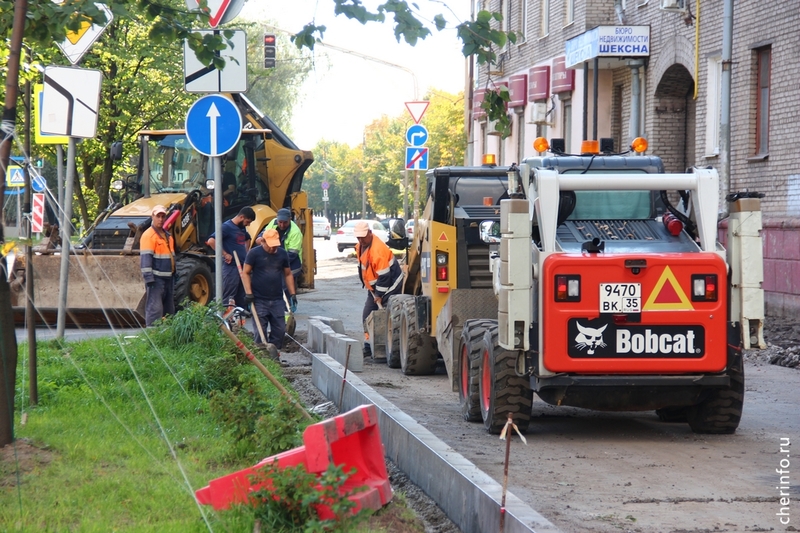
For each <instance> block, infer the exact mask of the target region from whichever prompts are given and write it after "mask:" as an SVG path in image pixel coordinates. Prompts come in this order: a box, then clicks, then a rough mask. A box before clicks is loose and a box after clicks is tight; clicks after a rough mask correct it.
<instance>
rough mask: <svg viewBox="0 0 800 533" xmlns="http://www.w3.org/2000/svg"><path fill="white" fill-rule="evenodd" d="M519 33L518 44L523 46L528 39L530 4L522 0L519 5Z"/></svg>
mask: <svg viewBox="0 0 800 533" xmlns="http://www.w3.org/2000/svg"><path fill="white" fill-rule="evenodd" d="M519 33H520V35H517V44H522V43H524V42H525V41H526V40H527V38H528V2H527V0H520V3H519Z"/></svg>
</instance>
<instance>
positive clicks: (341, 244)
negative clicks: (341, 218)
mask: <svg viewBox="0 0 800 533" xmlns="http://www.w3.org/2000/svg"><path fill="white" fill-rule="evenodd" d="M357 222H362V220H361V219H353V220H348V221H347V222H345V223H344V225H343V226H342V227H341V228H339V229H338V230H337V231H336V247H337V248H339V251H340V252H344V249H345V248H355V247H356V243H358V239H357V238H356V237H355V235H353V229H354V228H355V227H356V223H357ZM363 222H367V223H369V228H370V229H371V230H372V233H373V234H374V235H375V236H376V237H378V238H379V239H380V240H382V241H383V242H386V241H388V240H389V232H388V231H386V228H385V227H383V224H381V223H380V222H378V221H377V220H363Z"/></svg>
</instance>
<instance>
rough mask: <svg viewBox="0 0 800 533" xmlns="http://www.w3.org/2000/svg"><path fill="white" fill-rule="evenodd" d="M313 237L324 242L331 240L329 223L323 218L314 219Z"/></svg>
mask: <svg viewBox="0 0 800 533" xmlns="http://www.w3.org/2000/svg"><path fill="white" fill-rule="evenodd" d="M314 237H322V238H324V239H325V240H326V241H327V240H330V238H331V223H330V221H329V220H328V219H327V218H325V217H314Z"/></svg>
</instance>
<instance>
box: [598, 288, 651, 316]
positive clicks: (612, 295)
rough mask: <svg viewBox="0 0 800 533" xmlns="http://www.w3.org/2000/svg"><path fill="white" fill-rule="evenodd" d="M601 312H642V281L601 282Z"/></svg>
mask: <svg viewBox="0 0 800 533" xmlns="http://www.w3.org/2000/svg"><path fill="white" fill-rule="evenodd" d="M600 312H601V313H641V312H642V284H641V283H601V284H600Z"/></svg>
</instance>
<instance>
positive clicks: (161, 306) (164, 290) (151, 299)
mask: <svg viewBox="0 0 800 533" xmlns="http://www.w3.org/2000/svg"><path fill="white" fill-rule="evenodd" d="M174 295H175V283H174V278H173V277H169V278H162V277H159V276H155V281H153V282H152V283H148V284H147V296H146V298H147V300H146V302H147V303H146V304H145V308H144V319H145V324H147V326H148V327H150V326H152V325H153V323H154V322H155V321H156V320H159V319H160V318H162V317H163V316H164V315H174V314H175V296H174Z"/></svg>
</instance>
